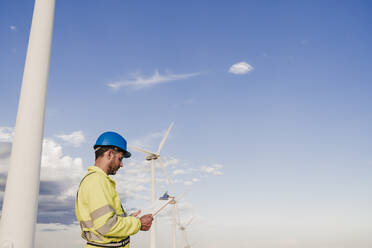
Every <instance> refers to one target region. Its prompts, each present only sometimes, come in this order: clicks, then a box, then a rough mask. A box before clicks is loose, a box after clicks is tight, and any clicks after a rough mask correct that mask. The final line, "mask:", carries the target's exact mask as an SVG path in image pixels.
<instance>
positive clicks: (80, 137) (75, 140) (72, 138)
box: [56, 131, 85, 147]
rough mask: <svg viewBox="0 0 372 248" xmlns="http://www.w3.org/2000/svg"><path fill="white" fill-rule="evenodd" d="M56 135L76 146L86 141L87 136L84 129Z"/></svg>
mask: <svg viewBox="0 0 372 248" xmlns="http://www.w3.org/2000/svg"><path fill="white" fill-rule="evenodd" d="M56 137H58V138H60V139H61V140H63V141H65V142H67V143H70V144H72V145H73V146H75V147H78V146H80V145H81V144H82V143H83V142H85V136H84V134H83V131H76V132H72V133H71V134H60V135H56Z"/></svg>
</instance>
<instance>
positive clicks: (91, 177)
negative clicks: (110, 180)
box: [80, 171, 107, 186]
mask: <svg viewBox="0 0 372 248" xmlns="http://www.w3.org/2000/svg"><path fill="white" fill-rule="evenodd" d="M106 180H107V179H106V178H105V176H104V175H101V173H98V172H95V171H90V172H88V173H87V174H86V175H85V176H84V177H83V178H82V179H81V182H80V185H81V186H83V185H87V184H88V185H89V184H91V183H94V184H96V183H97V182H105V181H106Z"/></svg>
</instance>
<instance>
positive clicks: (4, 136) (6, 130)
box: [0, 127, 14, 142]
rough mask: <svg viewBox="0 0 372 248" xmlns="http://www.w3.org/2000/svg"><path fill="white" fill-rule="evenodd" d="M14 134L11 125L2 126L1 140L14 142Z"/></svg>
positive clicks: (0, 131)
mask: <svg viewBox="0 0 372 248" xmlns="http://www.w3.org/2000/svg"><path fill="white" fill-rule="evenodd" d="M13 136H14V129H13V128H11V127H0V141H2V142H12V140H13Z"/></svg>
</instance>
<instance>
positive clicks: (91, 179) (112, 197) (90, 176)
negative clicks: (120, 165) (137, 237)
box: [75, 166, 141, 247]
mask: <svg viewBox="0 0 372 248" xmlns="http://www.w3.org/2000/svg"><path fill="white" fill-rule="evenodd" d="M75 213H76V217H77V219H78V221H79V223H80V227H81V230H82V234H81V236H82V237H83V238H84V239H85V240H87V241H92V242H95V243H111V242H119V241H121V240H123V239H124V238H126V237H128V236H130V235H133V234H136V233H137V232H138V231H139V230H140V228H141V222H140V220H139V219H138V218H136V217H133V216H127V215H126V213H125V212H124V210H123V208H122V206H121V201H120V198H119V195H118V193H117V192H116V184H115V181H114V180H112V179H111V178H110V177H109V176H107V175H106V173H105V172H104V171H103V170H102V169H101V168H99V167H97V166H90V167H89V168H88V173H87V174H86V176H85V177H84V178H83V179H82V181H81V183H80V186H79V189H78V192H77V195H76V202H75ZM89 247H90V246H89ZM125 247H129V244H128V245H126V246H125Z"/></svg>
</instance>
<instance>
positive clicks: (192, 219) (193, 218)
mask: <svg viewBox="0 0 372 248" xmlns="http://www.w3.org/2000/svg"><path fill="white" fill-rule="evenodd" d="M175 209H176V211H177V217H178V218H177V225H178V228H179V230H180V231H181V232H182V235H183V239H184V241H185V243H186V246H185V247H184V248H191V246H194V245H195V243H194V244H192V245H190V243H189V240H188V238H187V232H186V227H188V226H189V225H190V224H191V223H192V222H193V221H194V220H195V216H193V217H191V219H190V220H189V221H188V222H186V223H185V224H182V223H181V220H180V215H179V211H178V208H177V207H176V208H175Z"/></svg>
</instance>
